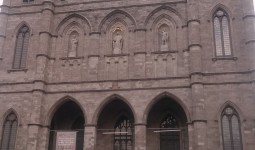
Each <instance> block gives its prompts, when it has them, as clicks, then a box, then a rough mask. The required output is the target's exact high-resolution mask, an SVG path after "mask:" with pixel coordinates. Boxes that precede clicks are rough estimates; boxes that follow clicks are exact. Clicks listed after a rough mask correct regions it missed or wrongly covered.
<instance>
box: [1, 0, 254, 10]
mask: <svg viewBox="0 0 255 150" xmlns="http://www.w3.org/2000/svg"><path fill="white" fill-rule="evenodd" d="M2 3H3V0H0V5H2ZM253 3H254V7H255V0H253ZM0 11H1V9H0Z"/></svg>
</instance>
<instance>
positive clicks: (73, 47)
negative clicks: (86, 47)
mask: <svg viewBox="0 0 255 150" xmlns="http://www.w3.org/2000/svg"><path fill="white" fill-rule="evenodd" d="M77 48H78V38H77V35H76V34H73V35H71V36H70V50H69V53H68V57H76V56H77Z"/></svg>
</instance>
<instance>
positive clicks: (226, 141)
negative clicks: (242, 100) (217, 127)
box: [221, 106, 243, 150]
mask: <svg viewBox="0 0 255 150" xmlns="http://www.w3.org/2000/svg"><path fill="white" fill-rule="evenodd" d="M221 127H222V138H223V148H224V150H242V149H243V148H242V138H241V127H240V119H239V116H238V113H237V112H236V110H235V109H234V108H232V107H230V106H227V107H226V108H225V109H224V110H223V112H222V115H221Z"/></svg>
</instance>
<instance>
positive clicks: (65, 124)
mask: <svg viewBox="0 0 255 150" xmlns="http://www.w3.org/2000/svg"><path fill="white" fill-rule="evenodd" d="M84 124H85V119H84V115H83V112H82V110H81V108H80V107H79V106H78V105H77V104H76V103H75V102H73V101H71V100H68V101H67V102H65V103H64V104H62V105H61V106H60V107H59V108H58V109H57V111H56V112H55V114H54V116H53V118H52V120H51V125H50V138H49V148H48V150H56V147H57V143H58V142H59V140H57V139H58V134H60V133H62V134H63V133H64V134H65V133H67V134H66V135H68V134H71V135H75V136H74V138H75V140H74V141H76V144H74V145H75V149H76V150H83V141H84ZM71 138H72V137H71Z"/></svg>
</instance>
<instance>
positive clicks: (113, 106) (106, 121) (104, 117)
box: [97, 99, 134, 129]
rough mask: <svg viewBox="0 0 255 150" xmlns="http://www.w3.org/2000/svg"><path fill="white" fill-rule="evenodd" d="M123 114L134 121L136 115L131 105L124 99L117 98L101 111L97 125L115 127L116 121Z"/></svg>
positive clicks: (99, 126) (108, 127)
mask: <svg viewBox="0 0 255 150" xmlns="http://www.w3.org/2000/svg"><path fill="white" fill-rule="evenodd" d="M123 116H125V117H127V118H128V119H129V120H130V121H131V122H134V116H133V113H132V110H131V109H130V108H129V106H128V105H127V104H126V103H124V102H123V101H122V100H118V99H115V100H113V101H111V102H110V103H108V104H107V105H106V106H105V108H104V109H103V110H102V112H101V113H100V115H99V118H98V122H97V127H98V128H105V129H113V128H114V125H115V122H116V121H117V120H118V119H119V118H120V117H123Z"/></svg>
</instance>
